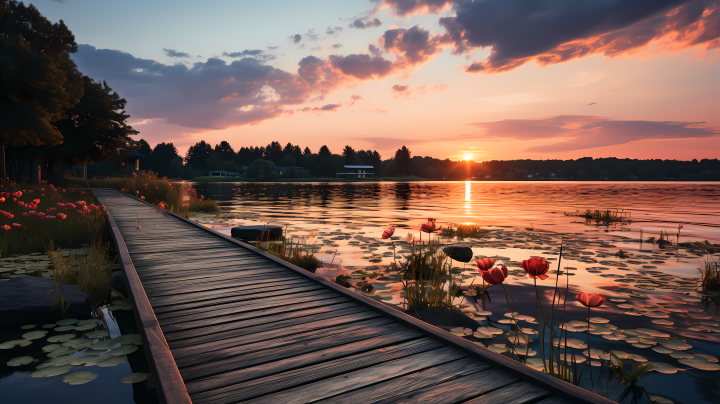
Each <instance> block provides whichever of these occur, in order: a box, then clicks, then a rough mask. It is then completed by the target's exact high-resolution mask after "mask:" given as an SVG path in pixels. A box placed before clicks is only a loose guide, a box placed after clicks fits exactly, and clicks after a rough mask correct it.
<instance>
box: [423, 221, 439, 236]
mask: <svg viewBox="0 0 720 404" xmlns="http://www.w3.org/2000/svg"><path fill="white" fill-rule="evenodd" d="M420 230H421V231H423V232H424V233H434V232H435V230H437V227H435V219H428V221H427V223H423V224H421V225H420Z"/></svg>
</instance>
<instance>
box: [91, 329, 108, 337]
mask: <svg viewBox="0 0 720 404" xmlns="http://www.w3.org/2000/svg"><path fill="white" fill-rule="evenodd" d="M109 335H110V333H109V332H107V331H105V330H95V331H92V332H89V333H87V336H88V338H103V337H107V336H109Z"/></svg>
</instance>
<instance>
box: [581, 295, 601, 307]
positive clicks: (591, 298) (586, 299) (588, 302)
mask: <svg viewBox="0 0 720 404" xmlns="http://www.w3.org/2000/svg"><path fill="white" fill-rule="evenodd" d="M575 298H576V299H578V301H579V302H580V303H582V304H583V306H585V307H599V306H601V305H602V304H603V303H605V296H603V295H600V294H597V293H580V294H579V295H577V296H575Z"/></svg>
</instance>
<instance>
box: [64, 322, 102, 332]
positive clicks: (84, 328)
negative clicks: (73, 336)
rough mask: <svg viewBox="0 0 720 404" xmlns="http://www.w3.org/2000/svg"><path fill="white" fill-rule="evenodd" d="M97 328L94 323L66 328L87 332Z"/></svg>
mask: <svg viewBox="0 0 720 404" xmlns="http://www.w3.org/2000/svg"><path fill="white" fill-rule="evenodd" d="M97 326H98V325H97V324H95V323H87V324H81V325H78V326H74V327H72V326H68V327H72V328H74V329H75V331H89V330H92V329H94V328H95V327H97Z"/></svg>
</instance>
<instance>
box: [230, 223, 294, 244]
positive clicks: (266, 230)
mask: <svg viewBox="0 0 720 404" xmlns="http://www.w3.org/2000/svg"><path fill="white" fill-rule="evenodd" d="M230 234H231V235H232V236H233V237H235V238H239V239H240V240H247V241H256V240H258V239H260V240H261V241H267V240H277V239H279V238H281V237H282V235H283V229H282V227H280V226H262V225H258V226H238V227H233V228H232V230H230Z"/></svg>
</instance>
